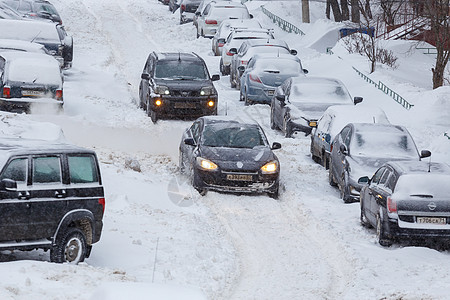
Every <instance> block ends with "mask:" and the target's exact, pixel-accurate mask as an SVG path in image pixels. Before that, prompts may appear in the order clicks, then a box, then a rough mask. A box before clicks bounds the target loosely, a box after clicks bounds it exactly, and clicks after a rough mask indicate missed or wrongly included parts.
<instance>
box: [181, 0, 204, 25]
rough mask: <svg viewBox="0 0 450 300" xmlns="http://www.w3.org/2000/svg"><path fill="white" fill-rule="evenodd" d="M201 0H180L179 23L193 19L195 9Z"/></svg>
mask: <svg viewBox="0 0 450 300" xmlns="http://www.w3.org/2000/svg"><path fill="white" fill-rule="evenodd" d="M201 2H202V0H181V4H180V24H184V23H187V22H190V21H192V20H193V19H194V16H195V11H196V10H197V8H198V6H199V5H200V3H201Z"/></svg>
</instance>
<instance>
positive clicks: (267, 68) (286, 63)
mask: <svg viewBox="0 0 450 300" xmlns="http://www.w3.org/2000/svg"><path fill="white" fill-rule="evenodd" d="M255 69H256V70H258V72H268V73H272V72H276V73H280V74H299V73H301V66H300V64H299V63H298V62H297V61H295V60H293V59H284V58H281V57H279V58H274V59H257V60H256V61H255Z"/></svg>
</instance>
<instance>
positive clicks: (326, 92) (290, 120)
mask: <svg viewBox="0 0 450 300" xmlns="http://www.w3.org/2000/svg"><path fill="white" fill-rule="evenodd" d="M361 101H362V98H361V97H355V99H354V100H352V97H351V96H350V93H349V92H348V90H347V88H346V87H345V85H344V84H343V83H342V81H340V80H339V79H335V78H327V77H305V76H299V77H291V78H288V79H286V80H285V81H284V82H283V84H282V85H280V86H279V87H278V88H277V89H276V90H275V94H274V96H273V97H272V101H271V105H270V106H271V109H270V125H271V127H272V129H281V131H283V132H284V134H285V136H286V137H291V136H292V134H293V133H294V132H298V131H301V132H304V133H305V135H308V134H310V133H311V129H312V128H311V126H310V123H311V121H317V119H318V118H319V117H320V116H321V115H322V114H323V113H324V112H325V110H326V109H327V108H328V107H329V106H331V105H336V104H352V103H355V104H357V103H359V102H361Z"/></svg>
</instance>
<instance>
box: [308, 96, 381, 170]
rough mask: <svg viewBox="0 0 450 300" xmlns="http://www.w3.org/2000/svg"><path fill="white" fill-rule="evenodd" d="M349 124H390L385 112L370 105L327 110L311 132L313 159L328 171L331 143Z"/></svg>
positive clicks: (341, 106)
mask: <svg viewBox="0 0 450 300" xmlns="http://www.w3.org/2000/svg"><path fill="white" fill-rule="evenodd" d="M348 123H381V124H389V123H390V122H389V120H388V117H387V116H386V114H385V112H384V111H383V110H382V109H381V108H379V107H376V106H370V105H364V104H361V105H333V106H330V107H328V108H327V110H326V111H325V112H324V113H323V115H322V116H321V117H320V118H319V120H318V121H317V122H316V124H315V125H313V129H312V132H311V148H310V151H311V156H312V159H313V160H314V161H315V162H317V163H320V164H322V165H323V166H324V167H325V169H327V170H328V168H329V165H330V153H331V142H332V141H333V140H334V137H335V136H336V135H337V134H338V133H339V131H341V130H342V128H344V126H345V125H347V124H348Z"/></svg>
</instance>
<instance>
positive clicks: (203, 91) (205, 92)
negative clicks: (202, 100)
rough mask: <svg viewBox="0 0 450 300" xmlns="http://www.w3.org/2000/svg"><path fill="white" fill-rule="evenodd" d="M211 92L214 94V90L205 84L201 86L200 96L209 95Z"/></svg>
mask: <svg viewBox="0 0 450 300" xmlns="http://www.w3.org/2000/svg"><path fill="white" fill-rule="evenodd" d="M212 94H214V90H213V88H212V87H209V86H205V87H202V89H201V90H200V96H209V95H212Z"/></svg>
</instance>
